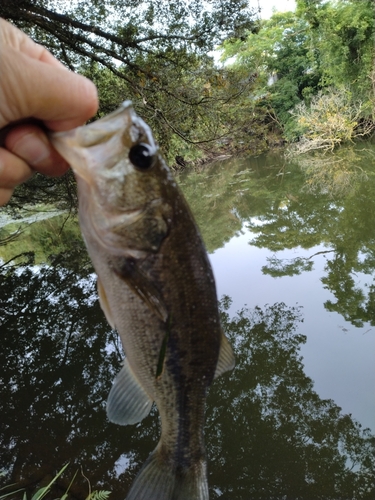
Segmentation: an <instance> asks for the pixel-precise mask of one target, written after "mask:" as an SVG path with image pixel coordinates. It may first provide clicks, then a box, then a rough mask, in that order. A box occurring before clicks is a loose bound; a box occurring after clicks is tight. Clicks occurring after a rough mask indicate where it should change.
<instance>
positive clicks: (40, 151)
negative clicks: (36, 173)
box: [12, 133, 51, 166]
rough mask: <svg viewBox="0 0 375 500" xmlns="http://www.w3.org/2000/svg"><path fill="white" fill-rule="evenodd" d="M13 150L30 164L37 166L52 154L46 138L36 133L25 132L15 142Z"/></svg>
mask: <svg viewBox="0 0 375 500" xmlns="http://www.w3.org/2000/svg"><path fill="white" fill-rule="evenodd" d="M12 152H13V153H15V154H16V155H17V156H19V157H21V158H23V159H24V160H25V161H26V162H27V163H28V164H29V165H31V166H37V165H38V164H40V163H41V162H43V161H44V160H46V159H47V158H48V157H49V156H50V155H51V149H50V146H49V144H48V143H47V142H46V138H44V137H43V136H41V135H38V134H36V133H30V134H25V135H23V136H21V137H20V138H19V139H18V141H16V142H15V144H13V147H12Z"/></svg>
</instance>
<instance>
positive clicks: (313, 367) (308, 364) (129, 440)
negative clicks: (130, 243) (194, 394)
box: [0, 146, 375, 500]
mask: <svg viewBox="0 0 375 500" xmlns="http://www.w3.org/2000/svg"><path fill="white" fill-rule="evenodd" d="M342 158H344V159H350V162H351V164H352V165H353V164H354V165H355V169H354V171H355V172H357V173H359V174H360V175H357V176H350V175H351V173H350V172H351V170H348V171H347V173H346V174H345V175H346V177H345V178H344V180H343V181H342V183H341V184H342V185H341V187H340V190H339V191H338V190H336V191H332V185H331V184H330V182H329V179H324V178H322V176H321V177H320V178H316V179H313V181H311V186H314V185H315V186H318V188H319V189H318V190H320V191H321V190H323V192H325V194H316V193H315V194H311V193H309V192H308V191H307V190H306V185H307V184H306V178H305V176H304V175H303V174H302V173H301V170H300V168H299V166H298V165H295V164H293V163H291V162H285V160H283V159H282V157H280V156H277V155H268V156H264V157H259V158H250V159H248V160H247V161H243V162H233V161H232V162H229V163H221V164H215V165H212V166H211V167H209V168H207V169H205V170H204V171H203V172H201V173H198V172H197V173H193V174H189V175H188V176H187V175H181V176H180V178H179V182H180V183H181V185H182V188H183V190H184V191H185V194H186V196H187V198H188V200H189V202H190V204H191V205H192V208H193V211H194V213H195V215H196V218H197V220H198V223H199V225H200V227H201V231H202V234H203V236H204V239H205V242H206V245H207V248H208V250H209V252H210V259H211V262H212V264H213V268H214V272H215V276H216V280H217V287H218V296H219V298H220V300H221V311H222V324H223V327H224V330H225V331H226V333H227V335H228V337H230V339H231V341H232V344H233V345H234V347H235V352H236V359H237V366H236V368H235V370H234V371H233V372H232V373H230V374H226V375H224V376H222V377H221V378H220V379H218V380H216V381H215V383H214V384H213V387H212V388H211V391H210V394H209V399H208V407H207V424H206V429H205V436H206V443H207V453H208V468H209V484H210V497H211V498H212V499H215V498H221V499H228V500H234V499H344V498H346V499H374V498H375V490H374V473H373V472H374V470H375V469H374V437H373V432H374V431H375V397H374V394H375V392H374V386H375V363H374V361H375V360H374V358H375V332H374V324H375V283H374V269H375V223H374V221H375V167H374V166H373V165H375V161H373V149H370V147H369V146H366V148H365V147H361V148H357V149H355V150H348V151H347V152H346V153H345V154H344V155H343V156H342V157H341V159H340V163H341V165H342V164H343V160H342ZM332 162H333V163H334V161H333V160H332ZM360 168H362V169H364V170H365V171H366V173H367V177H366V178H365V177H364V176H363V172H362V171H360ZM309 179H310V180H311V176H310V177H309ZM314 183H315V184H314ZM344 188H345V189H344ZM61 220H62V219H60V220H59V219H57V218H56V219H54V220H53V221H45V222H43V223H40V224H38V225H37V224H34V225H33V226H32V227H31V228H29V230H28V231H26V233H25V234H24V235H23V239H22V240H17V242H16V243H12V244H9V245H7V246H6V247H1V248H0V256H1V258H2V259H3V262H5V261H8V260H10V259H11V258H12V257H13V256H15V255H18V254H22V255H21V256H20V257H18V258H17V259H15V260H13V261H11V262H9V263H8V264H7V265H3V266H2V267H1V268H0V321H1V340H2V348H1V350H0V405H1V406H0V412H1V413H0V469H3V470H4V476H3V477H2V478H1V477H0V480H1V483H2V484H3V485H5V484H10V483H17V485H16V486H14V488H16V487H17V488H20V487H23V488H26V491H27V494H28V495H29V496H30V495H31V493H32V492H33V491H34V490H35V488H37V487H40V486H41V485H45V484H48V482H49V480H50V479H51V478H52V477H53V476H54V475H55V474H56V472H57V471H59V470H60V469H61V467H62V466H63V465H64V464H66V463H68V462H69V466H68V468H67V470H66V471H65V472H64V474H63V475H62V476H61V477H60V478H59V479H58V480H57V482H56V484H57V487H56V488H55V490H54V491H53V492H52V493H51V494H50V496H49V498H56V497H57V496H60V497H61V495H62V494H63V493H64V492H65V491H66V489H67V487H68V486H69V483H70V482H71V480H72V479H73V476H74V474H75V472H76V471H77V470H78V473H77V476H76V478H75V479H74V481H73V483H72V486H71V489H70V492H71V495H72V497H74V498H77V499H85V498H86V497H87V495H88V492H89V485H88V482H87V480H86V479H85V478H88V480H89V481H90V483H91V488H92V489H94V490H110V491H111V492H112V494H111V496H110V498H111V499H113V500H117V499H123V498H125V496H126V493H127V491H128V488H129V486H130V484H131V482H132V480H133V479H134V477H135V475H136V473H137V471H138V470H139V467H140V464H141V463H143V462H144V460H145V459H146V458H147V456H148V454H149V453H150V452H151V451H152V450H153V448H154V447H155V445H156V443H157V441H158V436H159V422H158V417H157V412H156V411H153V412H152V413H151V415H150V416H149V417H147V418H146V419H145V420H144V421H142V423H140V424H138V425H135V426H128V427H119V426H116V425H114V424H110V423H109V422H108V421H107V420H106V415H105V401H106V398H107V395H108V392H109V389H110V387H111V383H112V380H113V378H114V376H115V374H116V373H117V371H118V370H119V367H120V362H121V359H122V352H121V346H120V344H119V341H118V338H117V336H116V334H115V333H114V332H113V331H111V330H110V328H109V327H108V325H107V324H106V322H105V320H104V317H103V314H102V312H101V310H100V308H99V305H98V302H97V297H96V289H95V278H94V275H93V273H92V269H91V266H90V263H89V262H88V260H87V257H86V253H85V249H84V248H83V245H82V242H81V241H80V238H79V232H78V228H77V226H76V223H73V222H72V221H68V222H65V226H64V231H63V232H61V231H60V227H61ZM5 236H6V233H5V232H4V231H3V232H2V233H0V238H1V237H5ZM46 262H47V263H46ZM368 427H369V428H370V429H371V430H368V429H366V428H368ZM4 491H10V490H4ZM2 493H3V492H2V491H0V497H1V494H2ZM22 495H23V492H20V493H18V494H15V495H14V498H22Z"/></svg>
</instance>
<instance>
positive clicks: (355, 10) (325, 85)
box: [223, 0, 375, 151]
mask: <svg viewBox="0 0 375 500" xmlns="http://www.w3.org/2000/svg"><path fill="white" fill-rule="evenodd" d="M374 23H375V11H374V8H373V2H372V0H332V1H323V0H298V1H297V10H296V12H295V13H292V12H287V13H274V15H273V16H272V17H271V19H269V20H267V21H263V22H261V24H260V27H259V31H257V32H253V33H250V34H249V35H248V37H247V38H246V39H237V40H234V41H233V40H228V41H226V42H225V43H224V45H223V47H224V55H223V58H224V59H225V60H228V59H229V58H231V57H235V61H234V63H233V65H234V67H235V68H243V67H246V68H247V69H248V70H251V71H257V72H258V74H259V78H258V81H257V87H256V89H255V94H256V95H257V96H258V99H259V100H260V101H261V102H262V104H263V105H264V106H265V107H266V108H267V110H268V112H269V113H270V115H271V116H273V117H274V119H275V120H276V121H277V122H278V123H279V124H280V126H281V127H282V129H283V135H284V137H285V138H286V139H287V140H288V141H297V140H299V139H301V137H302V141H301V142H302V143H301V144H300V145H299V146H298V147H297V150H301V151H304V150H305V149H313V148H321V147H324V148H326V147H329V148H331V147H333V146H334V145H336V144H338V143H340V142H342V141H343V140H351V139H353V138H355V137H356V136H358V134H361V135H369V134H370V133H372V131H373V128H374V115H373V109H374V101H375V93H374V89H375V85H374V81H375V77H374V74H375V73H374V64H373V62H374V60H375V52H374V50H375V49H374V43H373V37H374ZM336 110H339V112H338V113H337V112H336ZM334 115H336V116H334ZM306 133H307V139H308V140H306ZM308 134H310V135H312V136H313V140H312V137H309V136H308Z"/></svg>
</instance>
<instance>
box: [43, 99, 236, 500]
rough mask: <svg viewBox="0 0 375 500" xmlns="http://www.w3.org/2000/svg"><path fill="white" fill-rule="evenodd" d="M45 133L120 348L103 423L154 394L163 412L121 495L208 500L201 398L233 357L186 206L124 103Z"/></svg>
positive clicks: (138, 412)
mask: <svg viewBox="0 0 375 500" xmlns="http://www.w3.org/2000/svg"><path fill="white" fill-rule="evenodd" d="M51 140H52V141H53V144H54V146H55V147H56V149H57V150H58V151H59V152H60V154H61V155H62V156H63V157H64V158H65V159H66V160H67V161H68V162H69V163H70V165H71V166H72V168H73V171H74V173H75V176H76V179H77V185H78V198H79V220H80V226H81V230H82V233H83V236H84V239H85V243H86V246H87V249H88V252H89V255H90V257H91V260H92V262H93V265H94V268H95V270H96V273H97V275H98V292H99V299H100V305H101V307H102V309H103V311H104V313H105V315H106V318H107V320H108V322H109V324H110V325H111V326H112V327H113V328H116V329H117V331H118V333H119V335H120V338H121V341H122V344H123V347H124V351H125V356H126V357H125V360H124V366H123V368H122V370H121V371H120V373H119V374H118V375H117V377H116V379H115V381H114V384H113V387H112V389H111V391H110V394H109V397H108V402H107V414H108V418H109V419H110V420H112V421H113V422H115V423H118V424H122V425H129V424H134V423H136V422H138V421H140V420H142V419H143V418H144V417H145V416H146V415H147V414H148V412H149V411H150V408H151V405H152V402H153V401H155V403H156V405H157V408H158V410H159V413H160V418H161V437H160V441H159V443H158V445H157V447H156V448H155V450H154V451H153V452H152V453H151V454H150V456H149V458H148V459H147V461H146V462H145V464H144V465H143V467H142V469H141V471H140V472H139V474H138V476H137V477H136V479H135V481H134V483H133V485H132V487H131V489H130V492H129V494H128V496H127V499H128V500H135V499H137V500H142V499H145V500H146V499H147V500H207V499H208V485H207V472H206V459H205V449H204V438H203V425H204V410H205V401H206V396H207V391H208V389H209V386H210V385H211V383H212V380H213V379H214V377H215V376H218V375H220V374H221V373H223V372H225V371H227V370H230V369H232V368H233V366H234V357H233V352H232V349H231V347H230V344H229V342H228V340H227V339H226V338H225V336H224V334H223V332H222V330H221V327H220V321H219V312H218V304H217V297H216V288H215V282H214V277H213V273H212V270H211V266H210V263H209V260H208V257H207V253H206V250H205V248H204V245H203V242H202V239H201V236H200V233H199V231H198V228H197V226H196V224H195V221H194V218H193V216H192V214H191V211H190V209H189V207H188V205H187V203H186V201H185V199H184V197H183V195H182V193H181V192H180V190H179V188H178V187H177V185H176V183H175V181H174V179H173V176H172V174H171V172H170V171H169V169H168V167H167V166H166V164H165V163H164V160H163V159H162V157H161V155H160V153H159V150H158V147H157V145H156V144H155V141H154V139H153V136H152V133H151V130H150V129H149V127H148V126H147V125H146V124H145V123H144V122H143V120H141V119H140V118H139V117H138V116H137V114H136V113H135V111H134V109H133V107H132V105H131V103H130V102H129V101H127V102H125V103H123V104H122V105H121V106H120V108H119V109H118V110H116V111H115V112H113V113H111V114H110V115H108V116H107V117H105V118H102V119H101V120H98V121H96V122H94V123H92V124H89V125H87V126H84V127H78V128H77V129H74V130H72V131H69V132H58V133H54V134H52V137H51Z"/></svg>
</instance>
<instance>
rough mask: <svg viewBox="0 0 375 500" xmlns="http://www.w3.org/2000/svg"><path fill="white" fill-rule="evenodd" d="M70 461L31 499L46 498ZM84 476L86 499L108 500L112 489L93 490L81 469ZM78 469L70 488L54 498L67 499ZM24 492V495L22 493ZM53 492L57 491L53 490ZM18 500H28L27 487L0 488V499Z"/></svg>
mask: <svg viewBox="0 0 375 500" xmlns="http://www.w3.org/2000/svg"><path fill="white" fill-rule="evenodd" d="M68 465H69V463H67V464H66V465H64V467H62V468H61V469H60V470H59V472H57V474H56V475H55V476H54V477H53V478H52V479H51V480H50V481H49V483H48V484H47V485H46V486H42V487H41V488H38V489H37V490H36V491H35V492H34V493H33V494H32V496H30V500H42V498H45V497H46V496H47V495H50V494H51V493H52V491H53V488H54V487H55V484H56V482H57V481H58V479H59V477H60V476H61V475H62V474H63V473H64V472H65V470H66V468H67V467H68ZM81 473H82V476H83V477H84V478H85V479H86V480H87V482H88V495H87V497H86V499H85V500H107V499H108V498H109V495H110V494H111V492H110V491H106V490H93V491H92V490H91V484H90V481H89V480H88V479H87V478H86V476H85V475H84V474H83V472H82V470H81ZM77 474H78V470H77V471H76V473H75V474H74V476H73V478H72V480H71V481H70V483H69V486H68V488H67V489H66V491H65V493H64V494H62V495H61V496H60V495H58V497H57V498H56V497H54V500H66V499H67V498H69V496H70V489H71V486H72V484H73V482H74V480H75V478H76V477H77ZM0 475H3V476H5V475H6V474H5V473H2V474H0ZM21 493H22V495H21ZM53 493H56V492H55V491H53ZM5 499H7V500H17V499H22V500H28V495H27V492H26V488H19V489H18V485H17V483H15V484H9V485H7V486H3V487H2V488H0V500H5Z"/></svg>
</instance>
